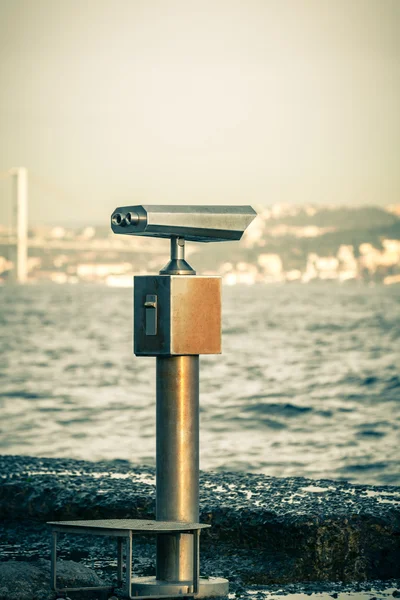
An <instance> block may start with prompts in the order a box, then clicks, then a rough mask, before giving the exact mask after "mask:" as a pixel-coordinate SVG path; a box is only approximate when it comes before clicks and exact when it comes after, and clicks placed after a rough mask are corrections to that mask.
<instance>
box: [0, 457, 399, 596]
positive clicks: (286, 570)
mask: <svg viewBox="0 0 400 600" xmlns="http://www.w3.org/2000/svg"><path fill="white" fill-rule="evenodd" d="M0 473H2V475H1V479H0V519H3V520H4V522H5V523H11V524H15V527H22V521H26V519H29V522H30V523H35V522H36V523H38V528H39V530H40V531H43V537H44V538H45V539H46V540H47V537H46V536H47V534H48V532H45V527H44V525H40V523H42V524H43V523H44V522H45V521H48V520H62V519H85V518H87V519H95V518H154V513H155V473H154V470H153V469H151V468H147V467H136V466H135V467H133V466H132V465H130V464H129V463H127V462H124V461H118V462H110V463H108V462H101V463H89V462H83V461H75V460H68V459H44V458H43V459H41V458H29V457H12V456H3V457H0ZM200 489H201V495H200V509H201V518H200V520H201V521H203V522H205V523H210V524H211V525H212V528H211V529H210V530H205V531H204V532H203V533H202V535H201V537H202V570H203V572H204V573H206V574H209V575H215V576H227V577H229V578H230V579H231V580H232V579H233V580H237V581H238V583H239V580H240V582H241V584H242V585H243V584H245V585H248V584H268V585H269V584H272V583H292V582H298V581H320V582H323V581H344V582H349V581H364V580H366V579H389V578H396V577H399V576H400V535H399V534H400V489H399V488H396V487H389V486H383V487H373V486H363V485H352V484H349V483H346V482H342V481H340V482H338V481H329V480H318V481H312V480H309V479H304V478H300V477H299V478H288V479H280V478H276V477H267V476H264V475H249V474H246V473H218V474H217V473H202V474H201V478H200ZM7 535H11V533H8V534H7ZM41 535H42V534H41ZM15 537H17V535H16V536H15ZM25 537H26V536H25ZM21 539H23V536H21ZM93 543H94V542H92V541H91V542H90V544H91V545H92V544H93ZM102 543H103V542H102ZM139 567H140V564H139Z"/></svg>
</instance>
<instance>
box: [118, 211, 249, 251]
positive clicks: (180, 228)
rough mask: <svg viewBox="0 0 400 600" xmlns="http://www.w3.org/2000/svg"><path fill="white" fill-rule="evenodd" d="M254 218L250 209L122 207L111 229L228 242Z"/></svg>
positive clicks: (237, 238) (199, 240)
mask: <svg viewBox="0 0 400 600" xmlns="http://www.w3.org/2000/svg"><path fill="white" fill-rule="evenodd" d="M255 216H256V212H255V211H254V209H253V208H252V207H251V206H171V205H169V206H168V205H165V206H163V205H140V206H122V207H119V208H116V209H115V211H114V212H113V214H112V216H111V228H112V230H113V232H114V233H122V234H128V235H142V236H150V237H161V238H169V237H171V236H178V237H183V238H185V239H186V240H191V241H194V242H225V241H229V240H240V238H241V237H242V235H243V232H244V231H245V229H246V228H247V227H248V226H249V225H250V223H251V222H252V221H253V219H254V218H255Z"/></svg>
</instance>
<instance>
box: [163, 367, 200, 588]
mask: <svg viewBox="0 0 400 600" xmlns="http://www.w3.org/2000/svg"><path fill="white" fill-rule="evenodd" d="M156 464H157V467H156V481H157V483H156V515H157V520H160V521H166V520H171V521H186V522H197V521H198V518H199V357H198V356H169V357H157V408H156ZM192 556H193V537H192V536H191V535H187V534H181V535H179V536H178V535H176V534H172V535H168V534H163V535H159V536H157V570H156V577H157V579H161V580H166V581H172V582H176V581H187V580H190V581H192V580H193V561H192Z"/></svg>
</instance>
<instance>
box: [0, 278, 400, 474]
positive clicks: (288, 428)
mask: <svg viewBox="0 0 400 600" xmlns="http://www.w3.org/2000/svg"><path fill="white" fill-rule="evenodd" d="M200 364H201V384H200V390H201V398H200V406H201V408H200V410H201V413H200V417H201V468H202V469H208V470H210V469H212V470H217V471H219V470H244V471H250V472H262V473H265V474H268V475H275V476H280V477H283V476H305V477H311V478H333V479H348V480H350V481H353V482H359V483H375V484H396V485H400V469H399V463H400V450H399V448H400V443H399V440H400V435H399V429H400V287H399V286H397V287H395V286H393V287H387V286H374V287H369V286H367V285H365V284H354V285H350V284H349V285H343V286H341V285H339V284H334V283H332V284H331V283H324V284H319V285H318V284H308V285H300V284H293V285H292V284H289V285H254V286H249V287H247V286H234V287H224V288H223V354H222V355H219V356H202V357H201V362H200ZM0 452H1V453H3V454H5V453H6V454H25V455H34V456H48V457H62V456H68V457H73V458H80V459H85V460H99V459H116V458H119V459H126V460H129V461H132V462H133V463H140V464H150V465H153V464H154V462H155V360H154V359H152V358H136V357H135V356H133V353H132V290H131V289H117V288H107V287H103V286H100V285H93V286H89V285H76V286H57V285H51V286H50V285H42V286H33V285H29V286H21V287H13V286H2V287H0Z"/></svg>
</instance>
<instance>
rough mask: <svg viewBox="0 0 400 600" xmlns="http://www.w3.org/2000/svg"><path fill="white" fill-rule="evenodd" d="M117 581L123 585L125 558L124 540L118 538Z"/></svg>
mask: <svg viewBox="0 0 400 600" xmlns="http://www.w3.org/2000/svg"><path fill="white" fill-rule="evenodd" d="M117 552H118V554H117V580H118V585H119V586H120V585H122V579H123V573H124V571H123V558H124V556H123V555H124V546H123V538H121V537H119V538H118V550H117Z"/></svg>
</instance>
